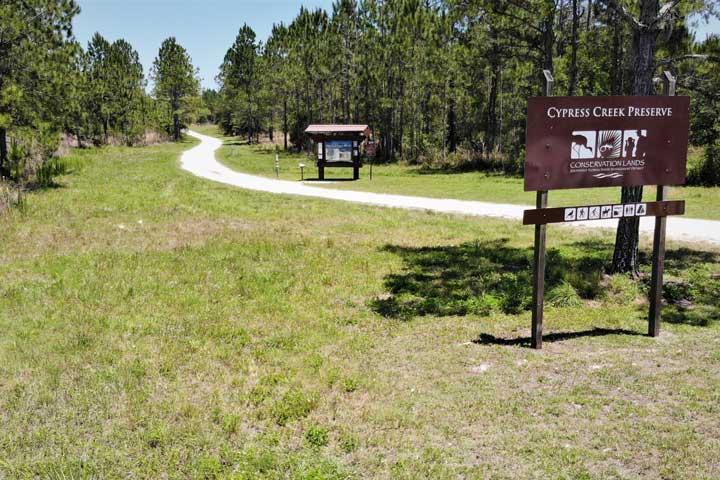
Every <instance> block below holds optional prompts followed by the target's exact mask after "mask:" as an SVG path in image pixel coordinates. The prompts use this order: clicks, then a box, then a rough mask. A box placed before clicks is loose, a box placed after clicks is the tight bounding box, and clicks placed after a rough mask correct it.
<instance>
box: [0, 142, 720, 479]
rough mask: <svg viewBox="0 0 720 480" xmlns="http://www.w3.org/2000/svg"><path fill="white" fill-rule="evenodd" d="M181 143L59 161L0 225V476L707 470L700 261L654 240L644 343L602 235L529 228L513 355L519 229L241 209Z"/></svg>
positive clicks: (714, 381)
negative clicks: (662, 302)
mask: <svg viewBox="0 0 720 480" xmlns="http://www.w3.org/2000/svg"><path fill="white" fill-rule="evenodd" d="M191 145H192V142H191V141H188V142H187V143H183V144H180V145H163V146H156V147H148V148H136V149H129V148H121V147H118V148H106V149H102V150H85V151H76V152H74V153H73V154H72V156H71V158H69V159H68V161H69V163H70V164H71V166H72V168H71V172H70V173H69V174H68V175H66V176H64V177H62V178H60V179H59V185H58V186H57V188H54V189H50V190H46V191H38V192H34V193H32V194H30V195H28V197H27V199H26V205H25V208H24V210H23V211H15V212H13V213H12V214H11V215H9V216H5V217H2V218H0V221H1V222H2V225H3V228H2V229H0V242H1V243H2V245H3V248H2V249H1V250H0V332H2V334H1V335H0V424H1V425H2V429H0V478H57V479H66V478H121V477H122V478H128V477H129V478H234V479H260V478H263V479H264V478H271V479H272V478H276V479H281V478H283V479H284V478H293V479H340V478H357V479H360V478H400V479H415V478H433V479H444V478H448V479H450V478H459V477H460V478H478V479H481V478H507V479H515V478H538V479H548V478H551V479H552V478H557V479H561V478H563V479H570V478H572V479H606V478H648V479H656V478H669V479H670V478H671V479H677V478H688V479H689V478H692V479H699V478H705V479H712V478H718V477H720V464H719V463H718V458H720V373H719V372H720V322H719V320H720V318H719V316H720V310H719V309H720V251H718V250H713V249H710V248H708V247H702V246H696V245H682V244H674V243H671V244H670V245H669V251H668V264H667V271H668V280H669V281H670V283H669V285H668V288H667V298H668V302H669V303H670V305H669V306H668V307H667V309H666V317H667V320H668V322H666V323H665V324H664V326H663V327H664V332H663V334H662V336H661V337H660V338H658V339H651V338H648V337H646V336H644V335H643V333H644V332H645V330H646V322H645V315H646V309H647V305H646V304H645V301H644V300H643V298H644V295H645V293H646V291H647V285H646V282H639V283H637V284H636V283H634V282H632V281H630V280H629V279H628V278H625V277H622V276H618V277H607V276H604V275H603V274H602V267H603V265H604V264H605V263H606V262H607V260H608V258H609V255H610V252H611V247H612V245H611V243H610V242H611V236H610V235H609V234H606V233H598V232H587V231H577V232H573V233H572V234H568V232H572V231H569V230H560V229H558V228H555V227H552V226H551V227H550V228H549V236H548V239H549V247H550V253H549V262H548V265H549V269H548V270H549V271H548V289H549V295H548V303H549V306H548V309H547V312H546V332H547V337H546V344H545V349H544V350H543V351H534V350H531V349H529V348H527V346H526V343H527V336H528V334H529V323H530V316H529V313H528V311H527V307H528V304H529V302H530V293H531V287H530V282H529V276H530V269H529V266H530V258H531V245H532V229H531V228H527V227H522V226H521V225H519V223H518V222H508V221H500V220H493V219H479V218H464V217H459V216H448V215H437V214H429V213H424V212H409V211H401V210H394V209H380V208H369V207H365V206H354V205H350V204H345V203H332V202H328V201H322V200H314V199H307V198H294V197H289V196H272V195H268V194H262V193H256V192H248V191H243V190H240V189H235V188H231V187H228V186H225V185H221V184H217V183H213V182H208V181H204V180H201V179H198V178H195V177H192V176H191V175H189V174H187V173H185V172H183V171H181V170H179V169H178V160H177V159H178V155H179V153H180V152H181V151H182V150H184V149H187V148H189V147H190V146H191ZM230 150H231V149H227V150H225V151H224V152H222V154H223V156H224V158H225V159H226V161H228V162H230V160H229V159H232V158H233V155H235V154H233V153H231V151H230ZM243 152H245V150H242V149H239V150H237V153H238V154H243ZM453 178H454V177H453ZM430 182H431V181H430ZM431 183H432V182H431ZM438 188H439V187H438ZM561 232H562V235H561ZM643 247H644V250H643V261H644V266H643V269H644V271H645V272H647V270H648V259H647V245H643ZM681 300H682V301H689V302H690V303H691V306H690V307H689V308H688V306H687V305H683V302H681ZM681 307H682V308H681Z"/></svg>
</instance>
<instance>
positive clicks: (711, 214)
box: [193, 125, 720, 220]
mask: <svg viewBox="0 0 720 480" xmlns="http://www.w3.org/2000/svg"><path fill="white" fill-rule="evenodd" d="M193 128H195V129H196V130H197V131H199V132H200V133H205V134H206V135H211V136H216V137H220V138H223V139H224V140H225V141H226V143H227V145H228V148H226V149H224V150H223V151H221V153H220V154H219V156H218V158H219V159H220V160H221V161H222V162H223V163H225V164H226V165H227V166H229V167H231V168H234V169H236V170H239V171H243V172H246V173H253V174H255V175H263V176H268V177H274V176H275V155H274V152H273V151H272V150H270V149H268V147H265V146H263V147H254V148H252V149H249V148H247V146H245V145H243V142H242V141H238V140H237V139H234V138H230V137H224V136H223V135H222V134H221V132H219V130H218V129H217V127H215V126H213V125H203V126H196V127H193ZM280 156H281V162H280V164H281V169H280V170H281V171H280V177H281V178H282V179H285V180H300V169H299V168H298V164H299V163H300V162H303V163H305V165H306V169H305V177H306V178H310V179H312V178H317V168H316V167H315V161H314V160H313V159H312V158H309V157H307V156H306V155H293V154H285V153H282V154H281V155H280ZM325 175H326V178H328V179H351V178H352V170H351V169H347V168H326V169H325ZM317 185H320V186H325V187H327V188H343V189H348V190H362V191H371V192H379V193H398V194H405V195H419V196H424V197H436V198H457V199H461V200H481V201H488V202H498V203H514V204H520V205H534V204H535V194H534V193H533V192H524V191H523V180H522V178H519V177H508V176H505V175H500V174H489V173H483V172H468V173H450V174H448V173H444V172H434V171H425V170H422V169H420V168H419V167H412V166H406V165H399V164H389V165H375V166H373V178H372V180H370V166H369V165H365V166H364V167H363V169H362V170H361V173H360V180H359V181H356V182H353V181H347V182H344V181H343V182H336V183H327V184H317ZM645 198H646V199H652V200H654V199H655V189H654V188H652V187H650V188H647V189H646V192H645ZM670 198H671V199H685V200H687V216H688V217H694V218H706V219H711V220H720V188H704V187H677V188H672V189H671V190H670ZM619 199H620V189H619V188H596V189H583V190H557V191H553V192H551V194H550V196H549V202H550V206H562V205H587V204H598V203H608V202H611V203H617V202H618V201H619Z"/></svg>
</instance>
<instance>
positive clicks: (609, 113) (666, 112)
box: [547, 107, 673, 118]
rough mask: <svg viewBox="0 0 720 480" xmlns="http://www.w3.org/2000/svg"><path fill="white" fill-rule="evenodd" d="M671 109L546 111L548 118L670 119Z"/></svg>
mask: <svg viewBox="0 0 720 480" xmlns="http://www.w3.org/2000/svg"><path fill="white" fill-rule="evenodd" d="M672 114H673V112H672V107H616V108H607V107H592V108H591V107H579V108H557V107H550V108H548V109H547V116H548V118H615V117H672Z"/></svg>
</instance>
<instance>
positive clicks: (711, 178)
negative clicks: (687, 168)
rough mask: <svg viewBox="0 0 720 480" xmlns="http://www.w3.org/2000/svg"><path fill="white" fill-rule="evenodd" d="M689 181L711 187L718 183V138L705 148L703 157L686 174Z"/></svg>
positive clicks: (719, 166) (719, 171)
mask: <svg viewBox="0 0 720 480" xmlns="http://www.w3.org/2000/svg"><path fill="white" fill-rule="evenodd" d="M688 177H689V178H688V180H689V183H691V184H693V185H703V186H706V187H712V186H717V185H720V139H718V140H715V141H714V142H713V143H711V144H710V145H708V147H707V149H705V158H704V159H703V161H702V162H701V163H700V165H699V166H698V167H697V168H695V169H693V170H692V171H691V172H690V175H689V176H688Z"/></svg>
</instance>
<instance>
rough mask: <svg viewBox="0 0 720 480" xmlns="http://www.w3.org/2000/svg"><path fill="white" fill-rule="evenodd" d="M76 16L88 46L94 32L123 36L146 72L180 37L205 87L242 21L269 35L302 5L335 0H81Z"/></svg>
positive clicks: (79, 35)
mask: <svg viewBox="0 0 720 480" xmlns="http://www.w3.org/2000/svg"><path fill="white" fill-rule="evenodd" d="M78 4H79V5H80V8H81V12H80V15H78V16H77V17H76V18H75V21H74V33H75V37H76V38H77V39H78V41H79V42H80V43H81V44H82V45H83V47H85V46H87V42H88V41H89V40H90V38H91V37H92V36H93V34H94V33H95V32H100V34H101V35H102V36H104V37H105V38H107V39H108V40H110V41H114V40H117V39H118V38H124V39H125V40H127V41H128V42H130V44H131V45H132V46H133V47H134V48H135V50H137V51H138V53H139V54H140V61H141V62H142V64H143V67H144V68H145V73H146V74H147V73H148V72H149V71H150V67H151V66H152V62H153V60H154V59H155V56H156V55H157V51H158V49H159V48H160V44H161V43H162V41H163V40H164V39H166V38H167V37H170V36H174V37H175V38H177V40H178V42H179V43H180V44H181V45H183V46H184V47H185V48H186V49H187V50H188V52H189V53H190V56H191V57H192V60H193V64H194V65H195V66H196V67H197V68H198V69H199V70H200V77H201V79H202V85H203V86H204V87H215V86H216V84H215V75H216V74H217V71H218V67H219V66H220V64H221V63H222V60H223V57H224V56H225V52H226V51H227V49H228V48H229V47H230V45H232V42H233V41H234V40H235V36H236V35H237V33H238V30H239V29H240V27H241V26H242V24H243V23H247V24H248V25H250V27H252V29H253V30H255V33H256V34H257V36H258V39H259V40H263V41H264V40H265V39H267V37H268V35H269V34H270V31H271V30H272V25H273V23H280V22H285V23H289V22H290V21H292V19H293V18H295V16H296V15H297V13H298V11H299V10H300V6H301V5H304V6H305V7H307V8H317V7H321V8H325V9H327V10H330V9H331V8H332V0H236V1H231V0H203V1H201V0H78Z"/></svg>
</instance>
